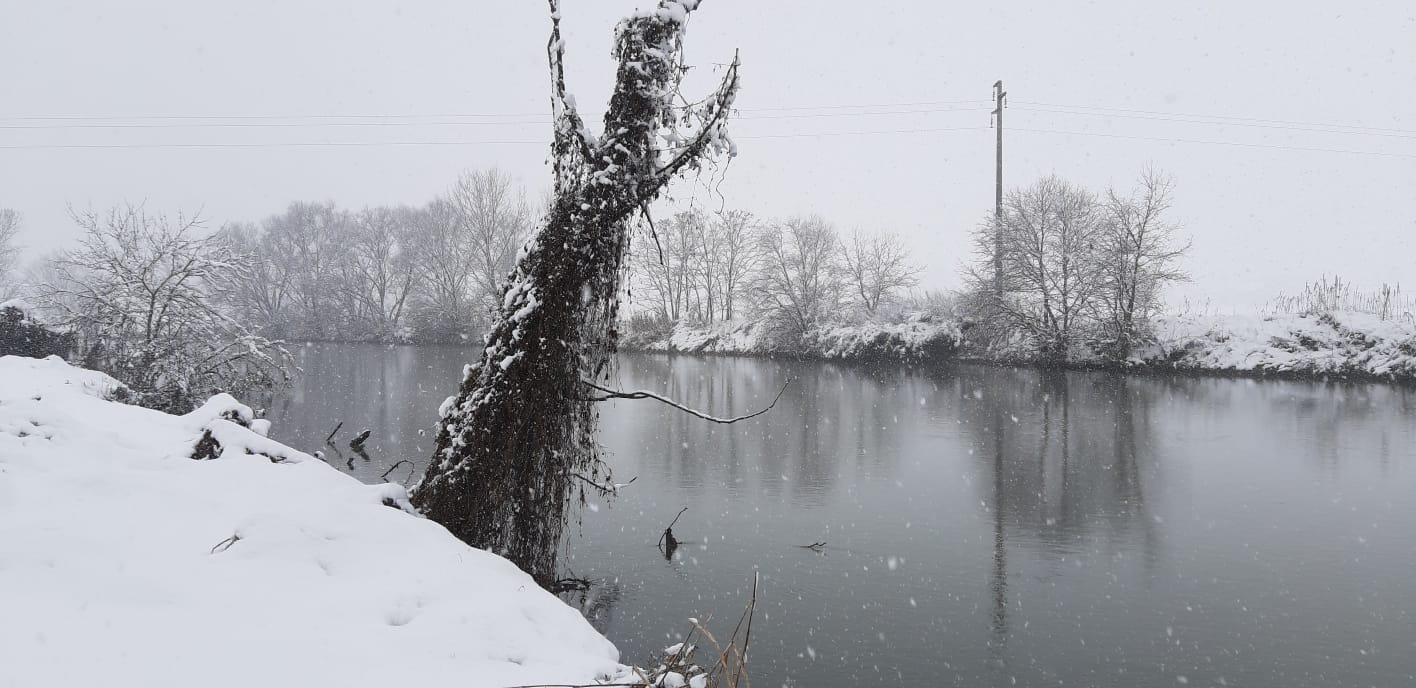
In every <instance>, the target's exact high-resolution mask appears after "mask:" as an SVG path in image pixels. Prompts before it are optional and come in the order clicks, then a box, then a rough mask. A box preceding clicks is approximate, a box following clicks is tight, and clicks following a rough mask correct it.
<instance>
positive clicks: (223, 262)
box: [39, 206, 292, 412]
mask: <svg viewBox="0 0 1416 688" xmlns="http://www.w3.org/2000/svg"><path fill="white" fill-rule="evenodd" d="M75 220H76V221H77V222H78V224H79V226H80V227H81V228H82V229H83V230H84V236H83V238H82V239H81V241H80V244H79V247H78V248H77V249H74V250H72V251H69V252H67V253H65V254H64V255H63V256H62V257H61V258H59V259H58V261H57V262H56V270H55V272H56V273H57V274H56V276H55V278H54V279H53V280H52V281H50V282H48V283H46V284H43V285H40V287H39V296H40V300H41V304H42V305H43V306H44V307H46V308H47V309H48V310H49V312H52V313H55V314H56V322H55V325H56V326H58V327H60V328H62V329H64V330H66V331H68V332H70V333H72V334H73V336H74V337H75V339H76V344H77V346H78V349H79V352H78V353H79V355H80V356H82V358H83V361H84V363H85V365H86V366H87V367H90V368H94V369H98V370H102V371H104V372H106V373H108V374H110V375H112V376H113V377H115V378H117V379H118V380H120V381H121V382H123V384H125V385H126V386H127V387H128V388H129V389H131V390H132V392H133V394H134V395H135V397H134V401H136V402H137V403H139V404H141V405H143V406H149V407H152V408H157V409H163V410H169V411H175V412H184V411H189V410H191V409H192V408H193V407H194V406H196V404H197V402H198V401H200V400H201V399H204V398H206V397H208V396H211V395H212V394H215V393H217V392H231V393H234V394H246V393H249V392H251V391H253V390H257V389H261V388H266V387H270V386H272V385H276V384H281V383H284V382H285V381H287V380H288V379H289V369H290V367H291V361H292V359H291V357H290V354H289V353H288V352H286V351H285V349H284V348H283V347H282V346H281V345H280V343H279V342H271V341H269V340H267V339H265V338H264V337H260V336H258V335H255V334H253V333H251V332H250V331H248V330H247V329H246V328H245V327H244V326H243V325H242V324H241V323H239V322H237V321H236V320H234V319H233V318H231V317H229V316H228V315H227V314H225V313H224V312H222V310H221V309H220V308H218V306H217V303H218V295H219V294H220V293H221V292H222V291H223V290H225V289H228V288H230V287H231V285H232V284H233V283H234V282H235V281H236V280H237V279H238V278H239V277H241V276H242V275H244V274H246V273H247V272H248V271H249V269H250V267H251V261H250V259H249V257H247V256H245V255H242V254H240V253H237V252H236V251H234V250H232V249H231V248H230V247H229V246H228V245H226V244H225V243H223V242H221V241H219V240H217V239H214V238H211V237H203V236H200V235H199V229H200V222H199V221H198V220H196V219H183V218H178V220H177V221H175V222H170V221H169V220H168V219H167V218H165V217H163V216H161V215H151V214H149V213H148V212H147V211H146V210H145V209H144V208H143V207H142V206H126V207H120V208H114V209H113V210H111V211H109V212H108V213H107V214H106V215H103V216H100V215H98V214H96V213H93V212H91V211H90V212H86V213H78V214H76V215H75Z"/></svg>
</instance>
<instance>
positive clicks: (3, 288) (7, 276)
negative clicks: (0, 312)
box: [0, 208, 20, 301]
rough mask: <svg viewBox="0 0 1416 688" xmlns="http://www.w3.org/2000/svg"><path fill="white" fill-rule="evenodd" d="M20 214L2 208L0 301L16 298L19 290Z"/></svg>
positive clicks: (0, 226) (0, 221) (0, 227)
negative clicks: (17, 269) (17, 273)
mask: <svg viewBox="0 0 1416 688" xmlns="http://www.w3.org/2000/svg"><path fill="white" fill-rule="evenodd" d="M19 233H20V214H19V213H18V212H16V211H14V210H12V209H10V208H0V301H4V300H5V299H8V298H10V297H11V296H14V292H15V291H16V290H17V283H16V282H17V279H18V277H17V276H16V274H15V269H16V267H17V266H18V263H19V259H20V245H19V242H18V236H19Z"/></svg>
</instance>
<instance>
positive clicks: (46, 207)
mask: <svg viewBox="0 0 1416 688" xmlns="http://www.w3.org/2000/svg"><path fill="white" fill-rule="evenodd" d="M567 4H568V5H569V7H567V8H566V11H565V24H564V26H565V31H566V33H567V41H568V48H567V50H568V53H567V61H568V78H569V82H570V87H571V90H572V91H573V92H574V93H575V95H576V97H577V100H578V101H579V103H580V105H581V108H582V110H583V111H585V112H587V113H592V114H595V115H598V114H599V112H600V111H601V110H602V108H603V103H604V102H605V99H606V97H607V95H608V93H609V88H610V83H611V78H612V72H613V64H612V62H611V59H610V56H609V49H610V44H611V36H612V30H613V26H614V22H615V20H616V19H617V18H618V17H619V16H621V15H623V14H625V13H627V12H628V11H631V10H633V9H634V8H635V6H636V5H635V3H634V2H632V0H630V1H625V2H619V1H612V0H595V1H594V2H589V1H586V0H567ZM639 4H640V5H645V4H647V3H646V2H642V1H641V2H640V3H639ZM1181 5H1188V6H1181ZM548 29H549V20H548V18H547V13H546V9H545V6H544V4H543V3H540V2H535V1H533V0H499V1H495V2H491V1H488V2H476V1H471V0H458V1H452V0H427V1H420V2H397V3H394V2H383V3H369V2H365V3H332V2H297V1H291V0H280V1H278V2H269V1H264V0H243V1H241V2H229V3H205V2H203V3H197V2H175V1H171V2H153V1H137V0H135V1H129V2H123V3H112V2H100V1H97V0H92V1H89V2H64V1H62V0H56V1H53V2H21V1H20V0H5V2H4V3H3V6H2V8H0V206H7V207H13V208H16V209H18V210H19V211H21V212H22V213H23V214H24V216H25V218H26V228H25V231H24V233H23V234H22V235H21V238H22V241H23V242H24V243H25V244H26V245H27V246H28V247H29V248H30V249H31V250H32V251H37V250H45V249H50V248H54V247H58V246H61V245H63V244H64V243H65V242H67V241H70V240H72V239H73V237H74V236H75V234H76V231H75V229H74V228H73V226H72V223H71V222H70V221H69V220H68V219H67V214H66V210H65V207H66V204H74V205H77V206H90V205H91V206H93V207H95V208H102V207H105V206H108V205H111V204H114V203H117V202H120V201H122V200H124V199H128V200H134V201H142V200H146V203H147V205H148V207H149V209H157V210H166V211H172V212H175V211H177V210H186V211H191V210H194V209H197V208H201V209H202V211H203V214H204V216H205V217H206V218H207V220H208V222H209V223H210V224H212V225H213V226H216V225H219V224H220V223H222V222H226V221H230V220H245V219H259V218H261V217H264V216H266V215H270V214H273V213H276V212H279V211H280V210H281V209H282V208H283V207H284V206H285V205H286V204H287V203H289V202H290V201H292V200H331V201H334V202H336V203H338V204H340V205H342V206H346V207H351V208H357V207H362V206H364V205H374V204H393V203H422V202H425V201H426V200H428V199H429V198H431V197H432V196H433V195H434V194H435V193H437V192H439V191H440V190H442V189H443V188H444V187H446V186H447V184H448V183H449V182H450V181H451V180H452V178H453V177H454V176H455V175H456V174H457V173H458V172H459V171H460V170H463V169H466V168H476V167H489V166H498V167H501V168H503V169H505V170H507V171H509V172H511V173H513V174H514V175H516V176H518V177H520V178H521V179H522V180H523V181H524V182H525V184H526V185H527V187H528V188H529V189H530V190H531V191H532V193H533V194H539V193H540V190H541V189H542V188H544V187H545V186H547V179H548V176H549V172H548V168H547V167H546V166H545V165H544V162H545V157H546V142H547V141H548V140H549V127H548V126H547V125H546V124H544V123H542V122H544V120H545V119H546V115H545V113H546V112H547V110H548V100H547V96H546V93H547V83H548V80H547V76H546V67H545V62H546V60H545V43H546V35H547V31H548ZM735 49H736V50H740V51H741V56H742V62H743V68H742V72H743V84H744V88H743V91H742V93H741V95H740V97H739V98H738V105H739V107H740V108H741V118H740V120H739V121H738V122H736V123H735V124H734V126H733V131H734V132H735V135H736V136H737V138H738V139H739V144H740V148H741V151H740V156H739V157H738V158H737V159H735V160H734V161H733V162H732V164H731V165H730V166H728V167H727V168H726V170H725V171H723V174H724V179H723V180H722V183H721V184H720V185H717V186H716V188H717V192H719V193H721V194H722V198H719V197H718V196H717V195H716V194H714V193H709V191H708V189H707V187H708V184H707V182H706V181H703V182H700V183H698V184H696V185H695V184H688V185H683V186H681V187H680V188H678V189H677V191H676V195H677V197H678V198H680V199H681V200H684V201H687V200H689V199H694V200H696V202H698V203H700V204H703V205H705V206H707V207H717V206H718V204H720V203H726V205H727V206H728V207H734V208H744V209H748V210H752V211H754V212H756V213H758V214H760V215H765V216H781V215H789V214H796V213H819V214H821V215H823V216H825V217H827V218H830V219H832V220H834V221H835V222H836V223H837V224H838V225H839V226H841V227H842V228H843V229H847V228H850V227H854V226H860V227H863V228H880V229H889V230H893V231H896V232H898V233H900V234H901V235H903V236H904V237H905V238H906V240H907V241H908V242H909V244H910V246H911V247H912V249H913V250H914V251H915V254H916V256H917V257H918V260H919V261H920V262H922V263H924V264H925V265H926V266H927V271H926V273H925V286H928V287H934V288H947V287H953V286H957V284H958V273H959V270H958V266H959V263H960V261H963V260H969V259H971V256H970V253H969V251H970V245H969V240H968V235H969V233H970V231H972V229H973V228H974V227H975V226H976V225H977V223H978V222H979V220H980V219H981V218H983V217H985V216H986V214H987V213H989V212H990V211H991V208H992V205H993V155H994V152H993V142H994V132H993V131H992V130H990V129H989V128H988V125H989V113H988V110H989V107H990V106H989V103H988V98H989V96H990V89H991V86H992V84H993V82H994V81H995V80H997V79H1003V80H1004V82H1005V86H1006V88H1007V91H1008V93H1009V97H1010V107H1009V109H1008V110H1007V112H1006V113H1005V122H1004V123H1005V125H1006V127H1005V130H1004V131H1005V136H1006V141H1005V157H1006V160H1005V179H1006V183H1007V184H1009V185H1015V184H1018V185H1021V184H1025V183H1028V182H1030V181H1032V180H1035V179H1036V178H1037V177H1038V176H1040V175H1044V174H1048V173H1056V174H1058V175H1061V176H1063V177H1065V178H1068V179H1070V180H1072V181H1074V182H1077V183H1080V184H1083V185H1086V186H1090V187H1093V188H1097V189H1101V188H1104V187H1105V186H1107V185H1110V184H1114V185H1118V186H1127V185H1129V184H1131V182H1132V180H1133V179H1134V177H1135V176H1136V174H1137V173H1138V172H1139V171H1140V170H1141V168H1142V167H1143V166H1145V165H1146V164H1148V163H1149V164H1153V165H1154V166H1156V167H1157V168H1160V169H1162V170H1165V171H1168V172H1170V173H1172V174H1173V175H1174V177H1175V180H1176V184H1177V186H1176V198H1175V200H1176V203H1175V207H1174V218H1175V219H1176V220H1179V221H1181V222H1182V223H1183V224H1184V226H1185V227H1186V229H1187V232H1188V234H1189V235H1190V236H1192V237H1193V239H1194V250H1193V253H1192V255H1191V257H1190V260H1189V268H1190V270H1191V272H1192V273H1193V276H1194V282H1193V283H1192V284H1189V285H1186V286H1184V287H1181V288H1179V289H1177V290H1176V292H1175V294H1174V296H1173V297H1172V301H1175V302H1178V301H1179V300H1181V299H1182V298H1186V297H1188V298H1191V299H1194V300H1196V301H1203V300H1204V299H1209V300H1210V303H1211V305H1213V306H1215V307H1218V308H1221V309H1225V308H1228V307H1231V306H1246V305H1251V304H1255V303H1259V302H1262V301H1264V300H1265V299H1267V298H1269V297H1270V296H1272V295H1274V294H1275V293H1276V292H1279V291H1294V290H1297V289H1299V288H1300V287H1301V286H1302V284H1303V283H1305V282H1307V281H1309V280H1312V279H1316V278H1317V277H1319V276H1320V275H1322V274H1328V275H1333V274H1338V275H1342V276H1344V277H1346V278H1348V279H1350V280H1353V281H1356V282H1358V283H1359V284H1362V285H1365V286H1376V285H1378V284H1380V283H1381V282H1383V281H1386V282H1401V283H1402V284H1405V285H1407V288H1408V291H1416V238H1413V237H1416V4H1413V3H1411V2H1386V3H1361V2H1358V3H1342V4H1341V6H1339V5H1338V4H1335V3H1316V2H1297V3H1295V2H1262V3H1260V2H1213V3H1165V4H1162V3H1149V2H1133V1H1112V0H1100V1H1097V2H1089V3H1085V4H1081V3H1033V2H1013V3H996V2H934V1H928V2H926V1H919V2H906V1H903V0H902V1H898V2H890V3H875V2H839V1H837V2H832V1H826V0H817V1H815V2H778V1H775V0H774V1H772V2H763V1H753V0H707V1H706V2H704V3H703V6H702V8H701V10H700V11H699V12H698V13H696V14H695V15H694V16H693V19H692V20H691V24H690V28H689V32H688V45H687V50H688V57H689V60H690V62H692V63H694V64H696V65H699V68H698V69H696V70H694V72H693V74H694V78H693V79H691V80H690V83H689V84H688V88H687V90H688V91H690V92H693V93H701V92H705V91H706V90H707V89H708V88H710V85H711V83H712V81H713V78H714V74H713V70H714V64H715V63H722V62H725V61H727V60H729V59H730V58H731V56H732V53H733V51H734V50H735ZM921 104H924V105H921ZM867 106H869V107H867ZM865 113H870V114H865ZM186 116H194V117H204V118H212V119H178V117H186ZM323 116H337V117H323ZM370 116H393V117H385V118H379V117H370ZM39 117H50V118H62V119H25V118H39ZM160 118H166V119H160ZM217 118H219V119H217ZM113 125H124V126H121V127H120V126H113ZM134 125H137V126H134ZM194 125H200V126H194ZM292 125H294V126H292ZM1331 125H1342V126H1331ZM390 142H399V143H401V144H404V145H387V144H389V143H390ZM327 143H337V144H341V145H309V144H327ZM172 144H180V145H181V146H188V145H189V144H201V145H200V146H191V147H166V146H171V145H172ZM212 144H216V145H212ZM289 144H299V145H289ZM409 144H418V145H409ZM56 146H66V147H56ZM1313 149H1320V150H1313ZM1340 151H1349V152H1340Z"/></svg>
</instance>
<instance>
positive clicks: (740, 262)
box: [713, 210, 759, 320]
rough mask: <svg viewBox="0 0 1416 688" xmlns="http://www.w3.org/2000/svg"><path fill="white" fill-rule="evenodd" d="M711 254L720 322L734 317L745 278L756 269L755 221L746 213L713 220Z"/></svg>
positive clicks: (736, 212) (731, 212)
mask: <svg viewBox="0 0 1416 688" xmlns="http://www.w3.org/2000/svg"><path fill="white" fill-rule="evenodd" d="M714 224H715V225H716V227H717V232H716V235H715V236H714V238H713V240H714V248H713V255H714V260H715V261H716V263H717V267H716V270H715V272H716V274H717V276H718V281H717V284H718V287H719V289H720V290H721V291H720V292H719V294H720V296H719V302H720V304H721V306H720V312H721V313H722V316H723V320H732V319H733V318H734V317H736V316H737V303H738V300H739V299H741V298H742V296H743V291H744V288H745V285H746V284H747V281H748V276H749V275H751V274H752V271H753V270H755V269H756V267H757V262H758V256H759V253H758V251H757V232H758V225H757V219H756V218H754V217H753V216H752V213H749V212H747V211H745V210H728V211H725V212H722V213H719V214H718V216H717V218H715V220H714Z"/></svg>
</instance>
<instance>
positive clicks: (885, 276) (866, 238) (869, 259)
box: [841, 230, 920, 316]
mask: <svg viewBox="0 0 1416 688" xmlns="http://www.w3.org/2000/svg"><path fill="white" fill-rule="evenodd" d="M841 260H842V263H843V267H844V268H845V274H846V277H847V278H848V279H849V280H850V283H851V288H852V289H853V290H854V291H855V297H856V298H857V299H858V301H859V303H860V307H861V308H863V309H864V310H865V312H866V313H867V314H869V315H872V316H873V315H875V313H876V311H877V310H879V308H880V304H881V303H883V302H884V301H886V300H888V299H890V298H892V297H894V296H895V295H896V294H898V293H899V292H901V291H903V290H906V289H910V288H912V287H914V286H915V285H916V284H919V273H920V268H919V266H917V265H915V264H914V263H912V262H910V259H909V252H908V251H907V250H906V249H905V245H904V244H903V243H901V241H900V237H899V236H898V235H896V234H892V233H888V232H877V233H874V234H869V235H866V234H862V233H861V232H860V231H859V230H856V231H854V232H851V235H850V237H849V238H847V239H846V240H845V241H843V242H841Z"/></svg>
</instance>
